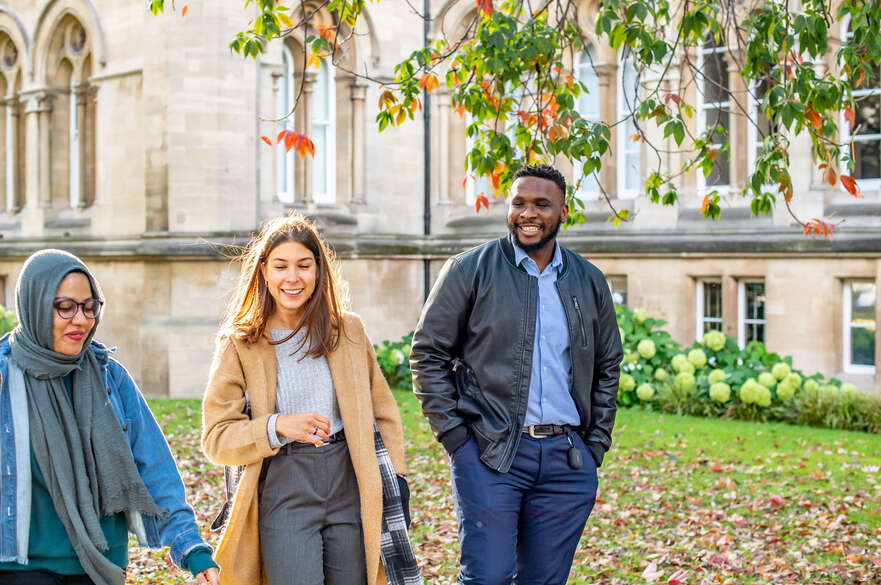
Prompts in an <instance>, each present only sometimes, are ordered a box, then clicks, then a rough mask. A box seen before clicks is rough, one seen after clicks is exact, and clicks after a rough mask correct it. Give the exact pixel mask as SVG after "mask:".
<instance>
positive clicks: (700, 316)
mask: <svg viewBox="0 0 881 585" xmlns="http://www.w3.org/2000/svg"><path fill="white" fill-rule="evenodd" d="M707 284H718V285H719V297H720V298H719V308H720V314H719V316H718V317H707V316H706V315H705V314H704V300H705V295H706V293H705V288H704V287H705V285H707ZM721 297H722V278H721V277H706V278H698V279H697V288H696V290H695V301H696V302H695V335H696V339H698V340H700V339H703V336H704V333H705V332H704V323H707V322H710V323H718V324H719V331H722V330H723V328H724V325H725V322H724V318H723V315H722V313H721V308H722V302H723V299H722V298H721Z"/></svg>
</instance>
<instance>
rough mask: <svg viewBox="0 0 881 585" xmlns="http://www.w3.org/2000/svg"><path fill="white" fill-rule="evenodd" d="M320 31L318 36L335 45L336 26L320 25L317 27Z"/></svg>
mask: <svg viewBox="0 0 881 585" xmlns="http://www.w3.org/2000/svg"><path fill="white" fill-rule="evenodd" d="M316 28H317V29H318V34H319V35H320V36H321V38H323V39H325V40H326V41H327V42H329V43H331V44H333V42H334V39H336V32H335V29H336V25H333V24H319V25H317V27H316Z"/></svg>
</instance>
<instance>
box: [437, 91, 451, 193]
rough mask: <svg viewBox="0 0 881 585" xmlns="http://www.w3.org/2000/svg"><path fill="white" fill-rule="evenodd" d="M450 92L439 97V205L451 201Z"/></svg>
mask: <svg viewBox="0 0 881 585" xmlns="http://www.w3.org/2000/svg"><path fill="white" fill-rule="evenodd" d="M450 98H451V95H450V92H449V91H441V92H439V93H438V96H437V144H438V156H437V161H438V165H437V167H438V169H437V173H438V203H440V204H441V205H449V204H450V203H451V201H450V105H451V104H450Z"/></svg>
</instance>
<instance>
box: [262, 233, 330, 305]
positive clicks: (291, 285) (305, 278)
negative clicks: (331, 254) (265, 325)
mask: <svg viewBox="0 0 881 585" xmlns="http://www.w3.org/2000/svg"><path fill="white" fill-rule="evenodd" d="M263 278H264V280H265V281H266V288H267V290H268V291H269V294H270V295H272V298H273V299H275V307H276V308H275V310H276V312H278V313H280V315H279V316H280V317H282V318H283V319H284V320H285V321H288V322H296V321H297V320H299V318H300V316H301V315H302V313H303V309H304V307H305V306H306V303H307V302H308V301H309V299H310V298H311V297H312V293H313V292H315V282H316V280H317V279H318V263H317V262H316V261H315V255H314V254H313V253H312V251H311V250H309V248H307V247H306V246H304V245H303V244H301V243H300V242H284V243H282V244H279V245H278V246H276V247H275V248H273V249H272V251H271V252H270V253H269V256H268V257H267V258H266V263H265V264H264V265H263Z"/></svg>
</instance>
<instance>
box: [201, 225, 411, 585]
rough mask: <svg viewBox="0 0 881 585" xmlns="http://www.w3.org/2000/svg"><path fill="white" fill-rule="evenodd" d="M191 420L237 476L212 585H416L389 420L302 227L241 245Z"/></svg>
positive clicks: (318, 249)
mask: <svg viewBox="0 0 881 585" xmlns="http://www.w3.org/2000/svg"><path fill="white" fill-rule="evenodd" d="M202 415H203V427H202V448H203V449H204V451H205V454H206V455H207V456H208V458H209V459H211V460H212V461H214V462H216V463H220V464H223V465H233V466H245V470H244V474H243V475H242V478H241V483H240V484H239V486H238V490H236V492H235V497H234V499H233V503H232V508H231V510H230V511H229V516H228V523H227V525H226V529H225V530H224V533H223V537H222V538H221V541H220V544H219V545H218V547H217V561H218V562H219V563H220V566H221V568H222V570H223V583H224V585H386V583H388V584H389V585H411V584H412V585H417V584H418V585H421V578H420V576H419V571H418V566H417V565H416V560H415V557H414V556H413V551H412V548H411V547H410V542H409V539H408V535H407V529H406V526H405V524H406V518H405V512H404V510H403V509H402V505H401V500H400V498H401V495H400V494H401V493H402V492H401V490H402V489H403V490H404V491H403V493H404V494H405V497H406V494H407V491H406V482H405V480H403V478H402V476H403V475H404V474H405V473H406V469H405V466H404V437H403V427H402V425H401V416H400V413H399V412H398V407H397V404H396V403H395V399H394V397H393V396H392V393H391V391H390V390H389V387H388V384H387V383H386V381H385V378H383V376H382V372H381V370H380V369H379V365H378V364H377V363H376V355H375V354H374V351H373V345H372V344H371V343H370V339H369V338H368V337H367V332H366V331H365V330H364V324H363V323H362V322H361V319H360V318H359V317H358V316H357V315H354V314H352V313H349V312H346V311H344V310H343V302H342V299H341V295H340V281H339V276H338V275H337V273H336V267H335V265H334V262H333V257H332V256H331V255H330V252H329V251H328V250H327V249H326V246H325V244H324V242H323V241H322V240H321V238H320V237H319V235H318V232H317V231H316V229H315V226H314V225H313V224H312V223H311V222H309V221H308V220H307V219H305V218H304V217H303V216H302V215H299V214H292V215H291V216H288V217H281V218H278V219H275V220H273V221H271V222H268V223H267V225H266V226H265V227H264V228H263V230H262V231H261V233H260V234H259V235H257V236H256V237H255V238H254V239H253V240H252V241H251V243H250V244H249V245H248V248H247V249H246V251H245V253H244V255H243V262H242V272H241V277H240V280H239V286H238V289H237V292H236V295H235V298H234V300H233V302H232V304H231V305H230V310H229V312H228V314H227V317H226V319H225V321H224V324H223V326H222V328H221V331H220V334H219V335H218V339H217V347H216V350H215V357H214V364H213V365H212V368H211V376H210V379H209V382H208V388H207V389H206V391H205V396H204V401H203V408H202ZM374 424H375V425H376V426H374ZM375 428H377V429H378V432H379V435H380V437H377V436H376V434H375ZM383 444H384V445H386V446H387V450H386V449H384V448H383ZM396 474H397V476H396ZM399 481H400V484H399V483H398V482H399Z"/></svg>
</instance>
